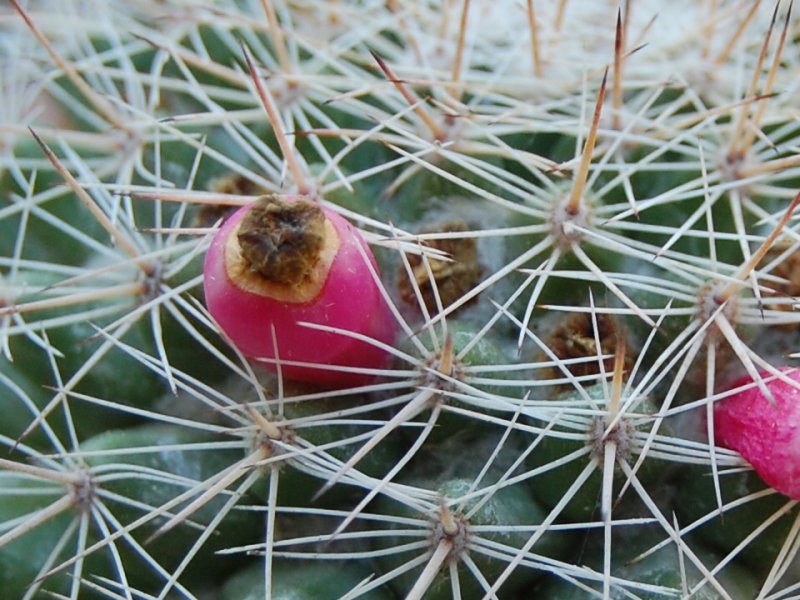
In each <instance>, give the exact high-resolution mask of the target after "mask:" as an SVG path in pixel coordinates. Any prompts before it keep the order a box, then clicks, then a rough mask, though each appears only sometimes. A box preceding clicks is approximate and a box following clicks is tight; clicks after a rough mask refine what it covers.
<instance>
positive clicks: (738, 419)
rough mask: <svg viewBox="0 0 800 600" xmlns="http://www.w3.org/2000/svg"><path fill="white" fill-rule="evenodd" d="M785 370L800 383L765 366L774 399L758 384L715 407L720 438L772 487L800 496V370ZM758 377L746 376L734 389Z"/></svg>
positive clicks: (784, 492) (715, 421)
mask: <svg viewBox="0 0 800 600" xmlns="http://www.w3.org/2000/svg"><path fill="white" fill-rule="evenodd" d="M779 371H781V372H782V373H783V374H785V375H786V376H787V377H788V378H789V379H791V380H792V381H795V382H797V385H796V386H795V385H792V384H791V383H789V382H787V381H784V380H782V379H778V378H776V377H775V376H774V375H772V374H770V373H769V372H766V371H762V372H761V373H760V376H761V377H762V378H764V380H765V385H766V387H767V389H768V390H769V391H770V393H771V394H772V396H773V398H774V402H773V400H772V399H770V398H768V397H767V396H766V395H765V394H764V393H763V391H762V390H761V389H760V388H759V386H757V385H752V386H750V387H748V388H747V389H744V390H742V391H740V392H736V393H734V394H733V395H731V396H729V397H728V398H725V399H723V400H721V401H720V402H718V403H717V404H716V406H715V407H714V437H715V441H716V443H717V444H719V445H720V446H723V447H725V448H729V449H731V450H736V451H737V452H739V454H741V455H742V457H743V458H744V459H745V460H746V461H747V462H749V463H750V464H751V465H752V466H753V469H755V471H756V473H758V475H759V476H760V477H761V479H763V480H764V481H765V482H766V483H767V484H768V485H769V486H770V487H772V488H774V489H775V490H777V491H779V492H780V493H782V494H784V495H786V496H788V497H790V498H793V499H795V500H800V369H796V368H791V367H783V368H780V369H779ZM752 381H753V380H752V378H751V377H750V376H745V377H742V378H741V379H739V380H737V381H736V382H734V383H733V385H732V386H730V388H729V389H734V388H737V387H741V386H744V385H746V384H748V383H751V382H752Z"/></svg>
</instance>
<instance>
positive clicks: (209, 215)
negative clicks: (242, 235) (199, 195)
mask: <svg viewBox="0 0 800 600" xmlns="http://www.w3.org/2000/svg"><path fill="white" fill-rule="evenodd" d="M208 189H209V190H210V191H211V192H214V193H216V194H224V195H233V196H255V195H256V194H264V193H266V190H265V189H264V188H263V187H261V186H260V185H258V184H257V183H255V182H254V181H252V180H251V179H247V178H246V177H243V176H242V175H239V174H238V173H231V174H230V175H223V176H221V177H217V178H216V179H212V180H211V182H210V183H209V184H208ZM235 211H236V207H235V206H230V205H228V204H203V205H201V206H200V208H199V209H198V211H197V214H196V215H195V218H194V226H195V227H213V226H214V225H216V224H217V223H218V222H219V221H220V220H222V221H224V220H225V219H227V218H228V217H229V216H231V215H232V214H233V213H234V212H235Z"/></svg>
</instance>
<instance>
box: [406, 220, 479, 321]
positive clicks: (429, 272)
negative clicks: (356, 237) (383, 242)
mask: <svg viewBox="0 0 800 600" xmlns="http://www.w3.org/2000/svg"><path fill="white" fill-rule="evenodd" d="M467 230H468V227H467V224H466V223H465V222H464V221H461V220H453V221H448V222H446V223H443V224H441V225H437V226H433V227H426V228H424V229H423V230H422V231H421V232H420V233H423V234H427V233H458V232H464V231H467ZM423 244H424V245H425V246H427V247H429V248H433V249H435V250H439V251H441V252H444V253H445V254H447V255H448V257H449V259H450V260H439V259H436V258H428V259H427V261H426V260H425V259H423V257H422V256H419V255H409V256H408V263H409V266H410V267H411V274H412V276H413V278H414V282H415V283H412V281H411V278H410V277H409V274H408V272H407V271H406V270H405V269H404V268H401V269H400V275H399V280H398V283H397V286H398V289H399V291H400V297H401V298H403V300H404V301H406V302H408V303H409V304H416V303H417V296H416V293H415V288H418V289H419V293H420V294H421V296H422V300H423V301H424V302H425V307H426V308H427V310H428V311H429V312H431V313H438V312H439V310H438V306H437V302H436V294H437V293H438V296H439V299H440V301H441V306H442V308H446V307H448V306H449V305H450V304H452V303H453V302H455V301H456V300H458V299H459V298H461V297H462V296H463V295H464V294H465V293H467V292H468V291H469V290H471V289H472V288H473V287H474V286H475V284H476V283H477V282H478V280H479V279H480V276H481V273H482V271H483V269H482V268H481V265H480V262H479V260H478V246H477V243H476V242H475V239H474V238H471V237H452V238H451V237H448V238H442V239H431V240H426V241H424V242H423ZM426 263H427V264H426ZM434 284H435V285H434ZM434 289H435V290H436V292H434Z"/></svg>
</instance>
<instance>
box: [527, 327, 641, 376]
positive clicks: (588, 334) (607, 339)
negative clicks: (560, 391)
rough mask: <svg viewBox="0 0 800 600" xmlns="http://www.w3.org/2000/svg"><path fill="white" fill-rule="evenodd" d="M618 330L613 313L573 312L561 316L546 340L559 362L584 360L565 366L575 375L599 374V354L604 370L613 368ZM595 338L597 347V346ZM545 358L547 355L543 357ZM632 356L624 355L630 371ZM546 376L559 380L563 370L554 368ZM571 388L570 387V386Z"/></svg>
mask: <svg viewBox="0 0 800 600" xmlns="http://www.w3.org/2000/svg"><path fill="white" fill-rule="evenodd" d="M620 333H621V332H620V329H619V327H618V326H617V322H616V320H615V319H614V317H613V316H611V315H607V314H603V313H595V314H592V313H589V312H581V313H572V314H570V315H567V316H566V317H564V318H563V319H562V320H561V322H560V323H559V324H558V325H557V326H556V327H555V329H554V330H553V331H552V332H551V333H550V335H549V336H548V337H547V340H546V343H547V346H548V348H550V349H551V350H552V352H553V354H555V356H556V358H558V359H559V360H560V361H569V360H570V359H573V360H574V359H587V360H584V361H581V362H571V363H568V364H566V365H565V368H566V369H568V370H569V372H570V373H572V375H574V376H575V377H586V376H591V375H598V374H600V372H601V370H600V357H601V356H605V357H606V358H604V359H603V360H602V365H603V371H604V372H606V373H611V372H612V371H613V370H614V350H615V348H616V346H617V343H618V341H619V335H620ZM598 341H599V342H600V343H599V347H598ZM542 359H543V360H546V357H544V356H543V357H542ZM632 366H633V359H632V357H631V355H630V351H627V352H626V354H625V367H624V370H625V371H626V372H630V369H631V368H632ZM542 376H543V378H545V379H560V378H562V377H564V372H563V371H561V370H560V369H558V368H556V367H551V368H548V369H546V370H544V371H543V374H542ZM570 387H571V386H570Z"/></svg>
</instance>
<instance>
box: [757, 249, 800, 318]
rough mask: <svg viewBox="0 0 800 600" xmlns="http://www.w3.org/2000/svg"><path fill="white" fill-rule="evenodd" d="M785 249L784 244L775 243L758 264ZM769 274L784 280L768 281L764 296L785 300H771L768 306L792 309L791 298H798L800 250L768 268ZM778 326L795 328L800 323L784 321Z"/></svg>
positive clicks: (776, 255) (775, 308) (773, 257)
mask: <svg viewBox="0 0 800 600" xmlns="http://www.w3.org/2000/svg"><path fill="white" fill-rule="evenodd" d="M786 249H787V248H786V246H785V245H783V246H782V245H776V246H775V247H774V248H773V249H772V250H770V251H769V252H767V254H766V256H765V257H764V260H763V261H761V265H760V266H762V267H763V266H764V265H766V264H769V263H771V262H772V261H774V260H775V259H776V258H777V257H778V256H779V255H781V254H783V252H785V251H786ZM770 275H772V276H774V277H780V278H781V279H783V280H784V281H783V282H770V283H769V284H768V286H769V289H770V291H765V292H764V297H765V298H781V299H784V300H785V302H775V303H772V302H771V303H770V304H769V307H770V308H771V309H774V310H782V311H787V312H791V311H793V310H794V307H793V305H794V302H793V301H792V299H794V298H800V250H795V251H794V252H792V253H791V254H789V255H788V256H786V257H785V258H784V259H783V260H782V261H781V262H779V263H778V264H777V265H775V267H774V268H772V269H771V270H770ZM778 327H780V328H781V329H785V330H796V329H798V328H800V323H785V324H782V325H779V326H778Z"/></svg>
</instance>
